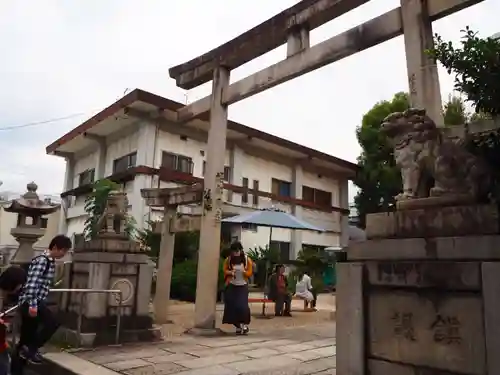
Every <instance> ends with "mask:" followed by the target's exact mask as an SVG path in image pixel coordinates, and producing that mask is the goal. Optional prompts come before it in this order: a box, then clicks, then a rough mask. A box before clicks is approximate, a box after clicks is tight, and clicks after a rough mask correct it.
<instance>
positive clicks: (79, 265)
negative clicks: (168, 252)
mask: <svg viewBox="0 0 500 375" xmlns="http://www.w3.org/2000/svg"><path fill="white" fill-rule="evenodd" d="M152 275H153V266H152V265H151V264H150V262H149V258H148V256H147V255H146V254H144V253H142V252H141V251H140V249H139V245H138V244H137V243H135V242H133V241H129V240H126V239H116V238H99V239H96V240H92V241H88V242H84V243H83V244H82V245H81V247H79V248H76V249H75V252H74V254H73V263H72V264H69V265H68V267H67V268H66V275H65V283H66V285H64V286H63V288H71V289H93V290H96V291H97V290H121V291H122V301H121V309H122V317H121V330H120V342H127V341H147V340H153V339H155V338H158V337H159V330H158V329H155V328H154V327H153V322H152V317H151V314H150V311H149V303H150V295H151V280H152ZM119 304H120V302H119V296H118V295H117V294H109V293H85V294H84V295H83V296H82V293H74V292H72V293H71V294H68V295H66V296H65V297H63V298H62V303H61V305H62V306H61V307H62V317H63V322H64V326H65V327H66V328H67V329H66V334H68V333H69V336H67V337H68V338H69V341H75V340H76V341H77V343H78V344H79V346H95V345H103V344H114V343H115V334H116V325H117V314H118V311H119ZM82 307H83V313H82V317H81V322H79V311H80V309H81V308H82ZM79 325H80V327H81V335H78V326H79Z"/></svg>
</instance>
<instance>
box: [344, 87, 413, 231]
mask: <svg viewBox="0 0 500 375" xmlns="http://www.w3.org/2000/svg"><path fill="white" fill-rule="evenodd" d="M409 106H410V104H409V98H408V94H406V93H403V92H400V93H397V94H396V95H394V97H393V99H392V100H391V101H387V100H384V101H381V102H379V103H377V104H375V106H374V107H373V108H372V109H370V110H369V111H368V112H367V113H366V114H365V115H364V116H363V119H362V121H361V126H359V127H358V128H357V129H356V137H357V139H358V142H359V145H360V146H361V148H362V152H361V155H360V156H359V157H358V165H359V166H360V167H361V168H360V171H359V172H358V175H357V176H356V179H355V181H354V183H355V184H356V185H357V186H358V187H359V188H360V190H359V192H358V194H357V195H356V197H355V198H354V203H355V205H356V209H357V210H358V214H359V217H360V221H361V222H360V225H361V226H362V227H364V226H365V216H366V214H368V213H373V212H379V211H382V210H385V211H387V210H389V209H390V208H391V205H393V204H394V196H396V195H397V194H398V193H399V192H400V191H401V175H400V173H399V170H398V168H397V167H396V163H395V162H394V153H393V148H392V146H391V144H390V143H389V141H388V139H387V137H386V136H385V135H384V134H382V133H381V132H380V126H381V124H382V121H383V119H384V118H385V117H386V116H388V115H389V114H391V113H393V112H402V111H404V110H406V109H408V108H409Z"/></svg>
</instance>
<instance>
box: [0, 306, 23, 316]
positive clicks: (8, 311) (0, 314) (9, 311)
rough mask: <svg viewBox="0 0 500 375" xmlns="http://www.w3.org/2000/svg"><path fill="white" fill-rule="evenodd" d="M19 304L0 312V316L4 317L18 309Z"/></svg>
mask: <svg viewBox="0 0 500 375" xmlns="http://www.w3.org/2000/svg"><path fill="white" fill-rule="evenodd" d="M18 307H19V305H15V306H12V307H11V308H10V309H7V310H5V311H3V312H1V313H0V318H3V317H4V316H5V315H9V314H10V313H11V312H14V311H16V309H17V308H18Z"/></svg>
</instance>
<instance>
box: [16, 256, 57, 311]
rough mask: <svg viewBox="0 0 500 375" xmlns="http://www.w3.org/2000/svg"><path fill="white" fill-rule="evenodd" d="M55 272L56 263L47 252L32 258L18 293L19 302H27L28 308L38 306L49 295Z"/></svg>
mask: <svg viewBox="0 0 500 375" xmlns="http://www.w3.org/2000/svg"><path fill="white" fill-rule="evenodd" d="M55 272H56V263H55V261H54V259H53V258H50V257H49V256H48V255H47V254H44V255H40V256H37V257H35V258H33V260H32V261H31V264H30V266H29V268H28V276H27V278H26V283H25V284H24V286H23V289H22V291H21V294H20V295H19V303H20V304H22V303H27V304H28V305H29V307H30V308H36V307H38V304H39V303H40V302H43V301H44V300H45V299H46V298H47V296H48V295H49V291H50V287H51V286H52V282H53V280H54V275H55Z"/></svg>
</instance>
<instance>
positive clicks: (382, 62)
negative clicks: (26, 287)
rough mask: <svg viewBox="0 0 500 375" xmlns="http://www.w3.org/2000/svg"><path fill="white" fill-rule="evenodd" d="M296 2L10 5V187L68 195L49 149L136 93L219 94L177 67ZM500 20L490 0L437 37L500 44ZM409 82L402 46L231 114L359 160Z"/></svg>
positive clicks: (319, 37)
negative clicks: (361, 128)
mask: <svg viewBox="0 0 500 375" xmlns="http://www.w3.org/2000/svg"><path fill="white" fill-rule="evenodd" d="M296 2H297V1H296V0H274V1H269V0H252V1H248V0H231V1H229V0H210V1H206V0H169V1H166V0H106V1H103V0H71V1H62V0H31V1H29V0H20V1H8V0H0V50H1V51H2V54H1V57H0V103H1V104H0V150H1V151H0V155H1V156H2V163H1V164H0V181H2V182H3V186H2V187H1V188H0V189H2V190H11V191H18V192H23V191H24V190H25V187H26V184H27V183H28V182H30V181H32V180H34V181H35V182H36V183H37V184H38V185H39V191H40V192H41V193H45V194H54V195H56V194H59V193H60V192H61V191H62V187H63V180H64V171H65V163H64V160H63V159H61V158H58V157H55V156H49V155H46V154H45V147H46V146H47V145H48V144H50V143H51V142H53V141H54V140H56V139H57V138H59V137H60V136H62V135H63V134H65V133H66V132H68V131H69V130H71V129H72V128H74V127H76V126H78V125H79V124H80V123H81V122H83V121H85V120H86V119H88V118H89V117H91V116H92V115H93V114H95V113H96V112H98V111H100V110H101V109H103V108H105V107H107V106H108V105H110V104H111V103H112V102H114V101H116V100H117V99H119V98H120V97H122V96H123V94H124V93H126V92H128V91H130V90H132V89H135V88H140V89H143V90H146V91H150V92H153V93H155V94H158V95H162V96H165V97H167V98H170V99H173V100H177V101H180V102H186V100H187V101H188V102H193V101H195V100H196V99H199V98H201V97H203V96H206V95H208V94H209V93H210V84H206V85H203V86H201V87H199V88H196V89H193V90H190V91H185V90H182V89H180V88H178V87H176V85H175V80H173V79H171V78H170V77H169V74H168V69H169V68H170V67H172V66H175V65H178V64H180V63H183V62H185V61H187V60H189V59H191V58H193V57H196V56H198V55H200V54H202V53H204V52H207V51H208V50H210V49H212V48H214V47H216V46H218V45H220V44H221V43H224V42H226V41H228V40H229V39H232V38H233V37H235V36H237V35H239V34H240V33H242V32H244V31H246V30H247V29H249V28H251V27H253V26H255V25H257V24H259V23H260V22H262V21H264V20H266V19H268V18H270V17H271V16H273V15H274V14H276V13H278V12H280V11H281V10H283V9H285V8H288V7H290V6H291V5H293V4H294V3H296ZM397 6H399V0H371V1H370V2H369V3H368V4H365V5H364V6H361V7H359V8H357V9H355V10H354V11H351V12H349V13H348V14H346V15H344V16H342V17H339V18H337V19H335V20H333V21H331V22H329V23H328V24H326V25H324V26H322V27H320V28H318V29H316V30H314V31H313V32H312V33H311V44H316V43H317V42H320V41H323V40H325V39H328V38H330V37H332V36H334V35H336V34H338V33H341V32H343V31H345V30H347V29H349V28H351V27H354V26H356V25H357V24H359V23H362V22H365V21H367V20H369V19H371V18H373V17H376V16H378V15H380V14H382V13H384V12H387V11H389V10H391V9H393V8H396V7H397ZM498 14H500V1H497V0H484V1H483V2H482V3H480V4H478V5H475V6H473V7H470V8H468V9H466V10H463V11H461V12H458V13H456V14H454V15H451V16H449V17H447V18H445V19H443V20H440V21H437V22H435V23H434V31H435V32H437V33H439V34H440V35H441V36H443V38H444V39H445V40H452V41H457V42H458V41H459V39H460V36H461V33H460V30H461V29H463V28H464V27H465V26H467V25H468V26H470V27H471V28H472V29H473V30H475V31H478V32H479V33H480V35H481V36H483V37H486V36H491V35H492V34H494V33H497V32H499V31H500V25H499V24H498V21H497V20H498ZM285 55H286V49H285V46H282V47H280V48H278V49H276V50H274V51H272V52H270V53H268V54H266V55H264V56H262V57H260V58H258V59H256V60H254V61H252V62H250V63H248V64H246V65H244V66H242V67H240V68H238V69H236V70H235V71H233V72H232V73H231V81H235V80H238V79H241V78H244V77H245V76H247V75H250V74H252V73H254V72H256V71H258V70H260V69H263V68H265V67H266V66H269V65H271V64H274V63H276V62H278V61H279V60H281V59H283V58H284V57H285ZM407 82H408V81H407V73H406V60H405V53H404V45H403V38H402V37H399V38H396V39H393V40H391V41H389V42H386V43H383V44H381V45H379V46H377V47H373V48H371V49H369V50H367V51H364V52H362V53H359V54H356V55H354V56H351V57H349V58H346V59H343V60H341V61H339V62H336V63H334V64H331V65H329V66H327V67H324V68H322V69H319V70H316V71H314V72H311V73H309V74H307V75H305V76H302V77H300V78H297V79H295V80H293V81H290V82H288V83H285V84H283V85H280V86H278V87H276V88H273V89H271V90H268V91H266V92H264V93H261V94H258V95H256V96H254V97H251V98H249V99H246V100H244V101H242V102H239V103H237V104H234V105H231V106H230V108H229V116H230V118H231V119H232V120H235V121H238V122H241V123H243V124H245V125H249V126H252V127H255V128H257V129H259V130H262V131H265V132H268V133H271V134H274V135H277V136H280V137H283V138H286V139H289V140H291V141H294V142H297V143H301V144H304V145H306V146H308V147H311V148H314V149H317V150H320V151H323V152H326V153H329V154H332V155H335V156H337V157H341V158H344V159H346V160H349V161H352V162H355V161H356V157H357V156H358V155H359V153H360V148H359V146H358V143H357V141H356V136H355V130H356V127H357V126H358V125H359V123H360V121H361V118H362V116H363V114H364V113H365V112H366V111H368V110H369V109H370V108H371V107H372V106H373V105H374V104H375V103H376V102H378V101H381V100H385V99H390V98H391V97H392V96H393V94H394V93H396V92H399V91H407V90H408V84H407ZM440 83H441V91H442V96H443V99H446V98H447V97H448V96H449V95H450V93H452V91H453V77H450V76H448V75H447V74H446V72H445V71H444V70H443V69H441V70H440ZM61 118H65V119H64V120H59V121H50V120H53V119H61ZM39 122H44V123H42V124H37V125H30V124H32V123H39ZM22 125H27V126H22ZM18 126H21V127H18ZM12 127H16V128H14V129H12ZM350 195H351V198H352V196H353V195H354V190H353V189H351V193H350Z"/></svg>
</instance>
